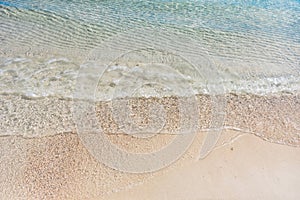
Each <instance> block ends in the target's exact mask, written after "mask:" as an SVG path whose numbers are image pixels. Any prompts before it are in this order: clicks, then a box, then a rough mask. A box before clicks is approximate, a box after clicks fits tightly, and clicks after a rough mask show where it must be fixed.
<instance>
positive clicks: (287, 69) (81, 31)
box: [0, 0, 300, 97]
mask: <svg viewBox="0 0 300 200" xmlns="http://www.w3.org/2000/svg"><path fill="white" fill-rule="evenodd" d="M0 19H1V22H0V41H1V47H0V50H1V51H0V56H1V57H0V66H1V68H0V70H1V71H0V85H1V92H2V93H24V94H26V95H32V96H47V95H58V96H69V97H70V96H72V91H73V89H72V88H73V87H74V84H75V82H76V81H75V79H76V73H77V71H78V69H79V67H80V66H81V65H82V64H83V63H85V62H86V60H89V59H91V58H90V57H89V56H90V52H91V51H92V50H94V49H95V48H98V47H99V46H101V45H102V44H103V43H104V42H105V41H107V40H110V39H111V38H114V37H118V35H119V34H120V33H124V32H127V31H131V32H135V31H132V30H135V29H136V30H138V31H136V33H137V35H138V36H137V38H140V36H141V37H142V39H141V38H140V39H139V41H136V42H137V43H143V42H144V43H147V41H151V37H155V36H154V35H155V34H154V35H144V34H145V33H143V30H142V29H143V28H145V29H147V30H149V29H150V30H163V31H165V33H167V34H166V36H165V37H162V39H161V40H165V41H163V42H162V43H164V42H165V43H166V45H167V46H168V45H170V46H171V45H173V46H175V48H177V49H179V50H181V49H184V50H185V51H186V52H190V53H191V54H193V53H199V54H201V55H203V54H205V56H206V57H207V58H208V59H209V60H210V62H211V63H212V64H211V65H212V66H211V68H212V70H213V71H217V72H218V74H220V77H222V79H221V80H212V81H211V82H210V83H213V82H214V81H215V84H220V82H221V83H222V84H223V85H224V86H225V91H226V92H231V91H239V90H243V91H246V92H249V91H250V92H270V91H272V92H274V91H282V90H298V88H299V71H300V69H299V68H300V67H299V60H300V39H299V38H300V1H298V0H286V1H284V0H265V1H263V0H261V1H259V0H257V1H254V0H252V1H246V0H228V1H223V0H222V1H221V0H219V1H218V0H207V1H204V0H196V1H183V0H178V1H171V0H160V1H159V0H153V1H132V0H130V1H129V0H125V1H121V0H115V1H97V0H94V1H91V0H89V1H88V0H81V1H79V0H78V1H59V0H49V1H34V0H31V1H29V0H23V1H22V0H15V1H0ZM154 32H155V31H154ZM173 36H178V37H180V38H184V40H185V41H182V42H177V39H175V37H174V39H173V40H172V38H173ZM128 37H129V38H131V36H128ZM143 37H144V39H143ZM146 38H147V39H146ZM165 38H166V39H165ZM170 38H171V39H170ZM131 39H132V38H131ZM167 39H170V41H171V42H170V41H168V42H167ZM141 40H144V41H141ZM122 42H123V43H122V44H121V43H118V44H114V45H119V46H122V47H124V46H126V45H127V44H126V40H124V41H122ZM173 43H174V44H173ZM190 44H191V45H190ZM194 44H197V47H196V48H199V49H201V52H200V50H199V51H198V50H197V49H195V48H194V49H193V48H191V46H192V45H194ZM193 51H194V52H193ZM203 73H206V72H203ZM107 76H109V74H108V75H107ZM206 76H208V74H207V75H206ZM208 79H210V78H206V79H205V80H203V81H202V83H204V82H205V83H204V84H206V82H208ZM104 82H105V81H104ZM200 85H201V81H200V83H195V84H194V85H193V87H194V88H195V89H196V90H197V91H198V92H203V87H202V86H200ZM249 85H250V86H249ZM252 85H253V86H252ZM274 85H277V86H278V85H280V87H277V88H276V87H274ZM103 87H105V86H103ZM272 87H273V88H272ZM201 88H202V89H201ZM104 91H106V92H108V91H107V90H104Z"/></svg>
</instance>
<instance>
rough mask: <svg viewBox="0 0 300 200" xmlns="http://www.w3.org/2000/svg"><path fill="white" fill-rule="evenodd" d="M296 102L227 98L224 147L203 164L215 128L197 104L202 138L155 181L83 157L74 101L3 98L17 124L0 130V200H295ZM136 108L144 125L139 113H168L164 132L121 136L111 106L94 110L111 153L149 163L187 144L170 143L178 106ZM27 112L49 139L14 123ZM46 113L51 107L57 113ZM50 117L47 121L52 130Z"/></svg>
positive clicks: (203, 101) (207, 105)
mask: <svg viewBox="0 0 300 200" xmlns="http://www.w3.org/2000/svg"><path fill="white" fill-rule="evenodd" d="M298 97H299V96H297V95H295V94H280V95H279V94H274V95H270V96H258V95H249V94H248V95H246V94H239V95H237V94H228V95H226V98H225V99H226V108H225V111H226V115H225V116H226V117H225V119H224V122H223V126H222V127H220V128H221V131H220V137H219V139H218V141H217V143H216V144H215V146H214V147H213V149H212V150H211V152H210V153H209V154H208V155H207V156H206V157H205V158H201V159H199V152H200V149H201V147H202V146H203V142H204V141H205V138H207V135H209V134H211V132H210V126H211V124H213V123H212V120H214V118H213V117H212V116H213V114H212V101H211V100H210V99H211V97H210V96H208V95H198V96H197V102H198V105H199V118H198V119H199V123H198V131H197V132H196V134H195V138H194V139H193V141H192V145H191V146H189V147H188V148H187V151H186V152H184V154H183V156H181V157H180V158H179V159H178V160H176V162H174V163H171V164H170V165H168V166H166V167H165V168H163V169H160V170H157V171H154V172H145V173H127V172H122V171H119V170H116V169H113V168H111V167H108V166H106V165H105V164H103V163H101V162H99V160H97V158H96V157H94V156H93V153H91V152H89V151H90V150H91V149H89V148H90V147H89V146H86V145H85V144H86V143H85V142H84V141H83V140H82V138H81V136H80V134H78V133H77V132H76V126H75V124H74V122H73V120H72V119H73V118H72V116H71V115H72V114H71V105H72V101H70V100H69V101H66V100H62V99H60V100H59V99H55V98H52V99H51V98H48V99H35V100H33V99H31V100H29V99H26V98H25V99H24V98H22V97H20V96H15V95H2V96H1V99H2V100H1V104H2V105H3V106H2V109H3V110H6V108H7V107H8V106H10V109H9V110H10V111H11V110H15V111H16V112H17V113H15V118H16V120H15V121H16V122H18V123H19V124H10V123H13V120H11V118H8V119H6V120H3V121H2V124H1V129H2V130H4V129H5V128H11V132H10V133H11V134H10V135H2V136H1V137H0V140H1V149H2V150H1V154H2V155H1V160H2V161H1V170H2V172H1V183H2V184H1V187H0V193H1V196H2V197H5V198H4V199H24V198H25V199H138V198H141V197H142V198H145V199H166V198H167V199H169V198H172V199H185V198H188V199H218V198H225V199H240V198H243V199H248V198H264V199H265V198H275V199H280V198H292V199H293V198H297V197H299V193H298V192H297V190H296V188H295V187H296V185H297V184H299V181H300V174H299V172H298V170H297V169H298V168H299V166H300V159H299V158H298V156H297V155H298V154H299V145H300V142H299V127H298V126H297V125H299V119H300V116H299V113H300V112H299V110H300V103H299V98H298ZM28 101H29V102H31V103H29V102H28ZM48 101H49V102H51V103H49V102H48ZM132 101H133V102H134V103H133V104H132V105H139V106H140V108H139V109H136V110H135V111H134V112H136V114H137V115H138V113H140V115H139V116H140V117H141V116H142V117H143V118H144V120H146V121H147V119H148V120H149V116H148V117H147V116H146V115H141V111H146V110H147V109H146V108H147V106H146V105H148V104H149V102H160V103H161V104H162V105H164V106H166V107H167V109H166V110H167V111H166V113H167V114H166V116H167V120H166V124H165V126H164V129H163V130H162V131H161V133H157V134H156V135H154V136H153V135H152V136H151V137H145V138H143V137H139V136H137V135H128V134H126V133H122V131H121V130H120V129H119V128H118V124H116V122H115V121H114V117H116V116H113V112H112V109H111V107H110V106H111V105H113V104H111V101H105V102H98V103H95V107H96V109H95V110H96V112H97V117H98V119H99V121H100V124H101V127H102V130H103V134H105V135H106V137H107V138H108V139H109V141H110V142H111V143H113V144H115V145H117V146H118V147H120V148H121V149H123V150H124V151H126V152H128V153H149V152H153V151H157V150H159V149H161V148H163V147H164V146H166V145H168V144H169V143H172V140H173V139H174V137H179V138H180V137H185V136H184V134H180V133H179V134H176V132H175V133H172V130H174V127H175V129H176V127H178V126H180V123H179V120H178V118H179V115H178V113H177V114H176V109H178V107H176V105H177V106H178V104H176V98H175V97H165V98H162V99H159V98H135V99H132ZM8 102H9V103H8ZM12 102H16V103H15V104H12ZM46 102H48V103H46ZM54 102H55V103H54ZM20 105H22V106H20ZM24 105H27V106H28V107H30V108H31V109H30V110H35V113H34V115H33V114H32V116H31V117H32V118H30V115H28V113H27V115H28V117H27V119H30V120H29V122H30V124H41V123H42V124H43V123H44V125H43V128H44V129H45V128H46V127H49V128H48V130H51V131H49V132H48V133H46V132H40V131H41V130H38V129H37V130H35V132H32V131H31V129H30V127H29V126H28V124H27V123H29V122H28V121H27V122H26V121H24V122H23V123H20V122H21V120H22V119H24V120H25V119H26V118H25V117H24V116H22V115H21V114H22V113H26V110H23V112H21V111H20V109H26V106H24ZM45 105H52V106H53V109H51V107H49V106H47V108H46V107H45ZM167 105H169V106H167ZM170 105H173V107H172V106H170ZM12 107H14V108H15V109H12ZM270 107H271V108H270ZM283 108H284V109H283ZM58 112H59V113H58ZM2 113H3V112H2ZM13 114H14V113H9V114H8V113H5V114H4V116H12V115H13ZM69 115H70V116H69ZM37 116H45V117H44V118H41V117H37ZM47 116H51V118H50V119H51V120H52V121H50V120H49V119H48V118H47ZM18 117H20V118H18ZM282 118H284V119H289V121H284V120H282ZM33 120H46V121H44V122H43V121H36V122H34V121H33ZM3 122H6V124H5V123H4V124H3ZM49 122H52V123H49ZM46 123H47V124H46ZM141 123H146V122H145V121H143V120H142V121H141ZM51 125H55V126H54V127H53V126H51ZM18 126H19V127H18ZM23 126H24V127H27V126H28V129H27V130H28V132H27V133H24V132H23V133H22V132H20V131H19V130H26V128H24V127H23ZM46 130H47V129H46ZM18 131H19V132H18ZM168 131H169V134H168ZM59 132H61V133H59ZM31 133H34V134H31ZM37 133H39V134H37ZM94 142H96V143H97V141H96V140H95V141H94ZM111 159H112V160H113V159H114V157H113V156H112V157H111ZM134 164H136V165H138V164H139V163H133V165H134ZM183 180H184V181H183ZM229 185H230V186H229ZM247 188H249V190H248V189H247ZM178 192H179V193H178Z"/></svg>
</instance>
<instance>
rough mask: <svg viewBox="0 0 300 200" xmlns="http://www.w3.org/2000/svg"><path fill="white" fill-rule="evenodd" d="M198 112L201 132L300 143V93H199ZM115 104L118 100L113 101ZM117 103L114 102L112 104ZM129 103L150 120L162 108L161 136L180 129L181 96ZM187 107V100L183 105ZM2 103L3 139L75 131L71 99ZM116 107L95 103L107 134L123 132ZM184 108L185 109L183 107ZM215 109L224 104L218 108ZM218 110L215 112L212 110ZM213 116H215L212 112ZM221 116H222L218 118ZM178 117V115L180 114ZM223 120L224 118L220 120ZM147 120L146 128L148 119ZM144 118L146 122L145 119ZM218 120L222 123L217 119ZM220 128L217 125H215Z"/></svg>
mask: <svg viewBox="0 0 300 200" xmlns="http://www.w3.org/2000/svg"><path fill="white" fill-rule="evenodd" d="M196 101H197V102H196V103H197V109H198V112H199V115H198V116H195V117H196V118H197V119H198V123H197V124H195V125H196V126H197V131H205V130H210V129H213V128H218V129H221V130H226V129H235V130H240V131H241V132H244V133H249V134H254V135H257V136H259V137H261V138H262V139H265V140H267V141H270V142H274V143H280V144H287V145H291V146H299V145H300V127H299V125H298V124H300V95H299V94H290V93H280V94H272V95H266V96H260V95H251V94H232V93H231V94H226V95H225V96H222V97H221V98H219V99H218V98H215V97H214V96H210V95H197V98H196ZM114 102H117V101H114ZM114 102H113V103H114ZM128 102H131V104H132V105H134V104H137V105H139V106H138V107H136V108H133V107H131V108H129V109H133V110H131V111H132V112H136V114H138V113H140V114H139V117H141V118H145V117H146V118H147V111H146V110H145V109H146V108H147V107H148V106H149V105H152V104H153V103H156V104H159V105H163V109H164V111H165V116H163V117H165V118H166V119H163V118H162V119H161V120H165V122H164V123H165V124H164V125H163V127H161V128H162V129H161V130H160V133H161V134H164V133H165V134H175V135H176V134H178V133H177V132H176V130H172V127H175V126H177V130H178V126H179V125H180V122H179V121H178V120H179V118H180V114H181V113H180V112H179V110H178V98H177V97H164V98H130V99H129V101H128ZM182 102H183V103H184V101H182ZM0 103H1V104H2V105H1V107H2V111H1V112H2V118H3V120H2V122H0V137H5V136H12V135H18V136H22V137H24V138H32V137H44V136H51V135H56V134H61V133H70V132H71V133H76V132H77V130H76V125H75V122H74V118H73V116H72V115H73V114H74V113H72V109H73V107H72V106H73V102H72V100H71V99H69V100H64V99H60V98H53V97H52V98H42V99H30V100H28V99H26V98H23V97H22V96H18V95H0ZM115 105H118V104H117V103H114V105H113V106H112V101H105V102H98V103H96V104H95V108H96V115H97V118H98V120H99V123H100V125H101V128H102V131H103V133H105V134H125V135H126V133H124V132H122V131H121V130H120V129H119V128H118V126H119V125H118V122H120V120H117V121H116V119H117V118H116V117H117V116H114V114H116V113H115V112H114V111H116V112H120V111H122V112H124V111H128V109H126V110H120V111H119V110H118V109H119V108H114V106H115ZM184 106H185V105H184ZM214 106H220V107H219V108H214ZM213 109H214V110H213ZM214 112H215V113H214ZM218 112H222V113H223V114H222V115H221V114H218ZM176 113H177V114H176ZM220 116H221V117H220ZM146 118H145V119H144V122H143V123H144V124H143V125H142V126H145V125H146V124H145V123H146V121H147V120H148V122H147V123H149V116H148V119H146ZM145 120H146V121H145ZM218 120H220V121H218ZM156 123H157V124H158V125H159V121H157V122H156ZM214 126H217V127H214Z"/></svg>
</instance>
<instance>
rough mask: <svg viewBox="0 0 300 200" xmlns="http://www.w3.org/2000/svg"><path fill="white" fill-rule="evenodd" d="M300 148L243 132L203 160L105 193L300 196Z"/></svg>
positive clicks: (179, 197)
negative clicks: (268, 140) (130, 187)
mask: <svg viewBox="0 0 300 200" xmlns="http://www.w3.org/2000/svg"><path fill="white" fill-rule="evenodd" d="M299 155H300V149H299V148H295V147H288V146H283V145H278V144H272V143H268V142H265V141H263V140H261V139H259V138H257V137H255V136H252V135H244V136H242V137H240V138H239V139H238V140H236V141H235V142H234V143H232V144H228V145H226V146H223V147H221V148H219V149H216V150H215V151H214V152H213V153H211V154H210V155H209V156H208V157H206V158H205V159H204V160H199V161H197V162H192V163H189V164H187V165H186V166H184V167H181V168H177V169H176V170H174V169H172V170H170V171H169V173H167V174H164V175H162V176H158V177H155V178H153V179H151V180H150V181H149V182H147V183H145V184H143V185H141V186H137V187H135V188H133V189H131V190H128V191H125V192H120V193H116V194H113V195H110V196H107V197H106V199H110V200H112V199H131V200H134V199H144V200H148V199H149V200H154V199H155V200H162V199H174V200H183V199H184V200H185V199H189V200H199V199H299V198H300V191H299V185H300V170H299V169H300V156H299Z"/></svg>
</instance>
